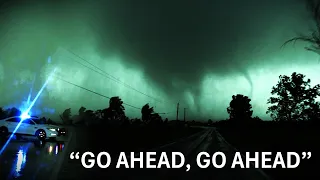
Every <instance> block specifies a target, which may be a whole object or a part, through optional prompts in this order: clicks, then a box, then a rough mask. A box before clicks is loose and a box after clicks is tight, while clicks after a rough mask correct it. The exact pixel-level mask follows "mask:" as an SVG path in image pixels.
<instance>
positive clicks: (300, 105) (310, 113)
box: [267, 72, 320, 121]
mask: <svg viewBox="0 0 320 180" xmlns="http://www.w3.org/2000/svg"><path fill="white" fill-rule="evenodd" d="M310 82H311V81H310V79H307V80H305V75H303V74H298V73H296V72H294V73H292V74H291V77H290V76H286V75H281V76H279V81H278V84H277V85H276V86H274V87H272V91H271V94H272V95H276V97H270V98H269V99H268V104H272V106H270V107H269V108H268V110H267V113H268V114H270V116H271V118H272V119H273V120H275V121H294V120H311V119H314V118H318V117H319V115H318V113H319V109H320V108H319V102H316V98H317V97H318V96H319V95H320V85H316V86H313V87H311V85H310Z"/></svg>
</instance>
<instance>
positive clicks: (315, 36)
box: [283, 0, 320, 54]
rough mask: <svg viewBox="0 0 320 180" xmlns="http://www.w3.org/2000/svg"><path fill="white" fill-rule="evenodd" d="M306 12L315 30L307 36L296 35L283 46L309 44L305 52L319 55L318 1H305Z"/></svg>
mask: <svg viewBox="0 0 320 180" xmlns="http://www.w3.org/2000/svg"><path fill="white" fill-rule="evenodd" d="M305 1H306V5H307V10H308V11H309V12H310V13H311V15H312V19H313V21H314V23H315V29H314V30H313V31H312V32H311V34H308V35H298V36H297V37H294V38H292V39H289V40H288V41H286V42H285V43H284V44H283V46H285V45H286V44H288V43H291V42H293V43H295V42H296V41H304V42H307V43H309V44H310V46H309V47H305V49H306V50H308V51H312V52H315V53H317V54H320V1H319V0H305Z"/></svg>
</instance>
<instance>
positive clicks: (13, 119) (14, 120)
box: [7, 118, 20, 123]
mask: <svg viewBox="0 0 320 180" xmlns="http://www.w3.org/2000/svg"><path fill="white" fill-rule="evenodd" d="M7 122H16V123H18V122H20V119H19V118H11V119H8V120H7Z"/></svg>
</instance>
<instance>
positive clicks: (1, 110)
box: [0, 107, 6, 119]
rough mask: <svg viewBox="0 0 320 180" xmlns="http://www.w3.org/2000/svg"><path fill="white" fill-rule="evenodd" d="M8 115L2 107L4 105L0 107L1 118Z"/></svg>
mask: <svg viewBox="0 0 320 180" xmlns="http://www.w3.org/2000/svg"><path fill="white" fill-rule="evenodd" d="M5 117H6V112H5V110H4V109H3V108H2V107H0V119H3V118H5Z"/></svg>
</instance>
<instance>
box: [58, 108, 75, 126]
mask: <svg viewBox="0 0 320 180" xmlns="http://www.w3.org/2000/svg"><path fill="white" fill-rule="evenodd" d="M60 117H61V119H62V121H63V123H64V124H72V120H71V108H68V109H66V110H64V111H63V113H62V115H60Z"/></svg>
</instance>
